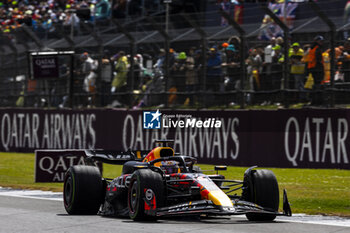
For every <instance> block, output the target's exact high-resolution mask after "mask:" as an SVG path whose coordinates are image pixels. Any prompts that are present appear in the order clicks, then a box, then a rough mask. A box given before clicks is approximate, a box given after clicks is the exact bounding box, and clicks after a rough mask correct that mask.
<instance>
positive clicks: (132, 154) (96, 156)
mask: <svg viewBox="0 0 350 233" xmlns="http://www.w3.org/2000/svg"><path fill="white" fill-rule="evenodd" d="M84 151H85V154H86V158H85V161H86V162H87V163H90V162H95V161H99V162H102V163H108V164H124V163H125V162H127V161H142V160H143V158H144V157H146V156H147V154H148V153H149V151H148V150H147V151H145V150H136V151H112V150H84Z"/></svg>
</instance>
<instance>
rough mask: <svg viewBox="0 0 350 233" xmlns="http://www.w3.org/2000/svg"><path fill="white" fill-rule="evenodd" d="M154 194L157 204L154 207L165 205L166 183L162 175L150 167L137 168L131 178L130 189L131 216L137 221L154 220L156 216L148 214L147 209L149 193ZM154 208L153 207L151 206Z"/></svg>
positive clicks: (129, 206) (129, 205)
mask: <svg viewBox="0 0 350 233" xmlns="http://www.w3.org/2000/svg"><path fill="white" fill-rule="evenodd" d="M146 193H147V194H151V197H152V195H154V197H155V206H154V207H153V208H160V207H162V206H163V205H164V196H163V195H164V185H163V178H162V176H161V175H160V174H159V173H157V172H154V171H151V170H148V169H140V170H136V171H135V172H134V173H133V174H132V176H131V180H130V185H129V191H128V208H129V216H130V218H131V219H133V220H135V221H140V220H154V219H155V218H156V216H151V215H147V214H146V213H145V210H146V209H148V208H149V207H147V206H146V204H145V201H146V198H148V199H149V196H148V197H146V195H147V194H146ZM151 208H152V207H151Z"/></svg>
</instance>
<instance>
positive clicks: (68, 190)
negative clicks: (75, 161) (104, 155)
mask: <svg viewBox="0 0 350 233" xmlns="http://www.w3.org/2000/svg"><path fill="white" fill-rule="evenodd" d="M103 191H104V190H103V182H102V179H101V174H100V171H99V169H98V168H97V167H94V166H72V167H70V168H69V169H68V171H67V173H66V175H65V178H64V186H63V201H64V208H65V209H66V211H67V213H68V214H73V215H74V214H97V212H98V210H99V208H100V205H101V204H102V200H103Z"/></svg>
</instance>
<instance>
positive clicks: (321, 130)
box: [0, 108, 350, 169]
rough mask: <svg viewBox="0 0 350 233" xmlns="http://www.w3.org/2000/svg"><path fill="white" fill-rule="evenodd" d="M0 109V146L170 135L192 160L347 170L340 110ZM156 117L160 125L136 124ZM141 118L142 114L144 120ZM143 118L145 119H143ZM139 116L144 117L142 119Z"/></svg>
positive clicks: (345, 120)
mask: <svg viewBox="0 0 350 233" xmlns="http://www.w3.org/2000/svg"><path fill="white" fill-rule="evenodd" d="M155 112H156V111H155V110H154V112H146V111H140V110H124V109H86V110H39V109H18V108H16V109H12V108H8V109H0V151H12V152H34V150H36V149H107V150H118V151H120V150H128V149H132V150H136V149H140V150H147V149H150V148H153V147H154V143H153V142H154V140H155V139H161V138H162V139H165V138H166V139H174V140H175V142H174V149H175V152H178V153H181V154H185V155H191V156H194V157H196V158H197V159H198V162H200V163H207V164H224V165H234V166H253V165H258V166H261V167H286V168H288V167H290V168H340V169H350V163H349V160H350V156H349V154H350V143H349V140H350V139H349V135H348V130H349V123H350V110H348V109H300V110H237V111H231V110H230V111H228V110H227V111H220V110H213V111H209V110H203V111H197V110H161V111H159V113H161V116H160V117H157V116H155V115H150V114H152V113H155ZM153 116H155V119H154V121H153V122H152V123H153V126H156V125H157V123H158V122H157V121H158V120H159V123H160V126H161V128H160V129H144V126H150V123H151V120H152V119H151V118H153ZM144 117H145V119H144ZM150 117H151V118H150ZM144 120H146V121H147V122H146V124H144Z"/></svg>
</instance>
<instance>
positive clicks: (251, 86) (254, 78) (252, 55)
mask: <svg viewBox="0 0 350 233" xmlns="http://www.w3.org/2000/svg"><path fill="white" fill-rule="evenodd" d="M246 63H247V65H248V66H247V73H248V82H247V83H246V89H247V90H251V91H253V90H258V89H259V88H260V79H259V74H260V72H261V70H262V58H261V56H260V54H259V53H258V50H257V49H251V50H250V51H249V57H248V59H247V60H246Z"/></svg>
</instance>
